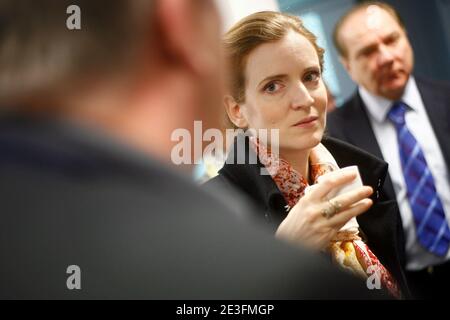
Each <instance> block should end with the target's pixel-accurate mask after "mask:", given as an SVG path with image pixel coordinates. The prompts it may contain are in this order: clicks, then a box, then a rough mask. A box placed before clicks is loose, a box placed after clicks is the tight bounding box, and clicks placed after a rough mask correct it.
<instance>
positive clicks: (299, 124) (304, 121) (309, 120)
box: [294, 116, 319, 127]
mask: <svg viewBox="0 0 450 320" xmlns="http://www.w3.org/2000/svg"><path fill="white" fill-rule="evenodd" d="M317 119H319V117H316V116H311V117H306V118H304V119H302V120H300V121H299V122H297V123H296V124H294V126H295V127H308V126H312V125H314V124H315V123H316V121H317Z"/></svg>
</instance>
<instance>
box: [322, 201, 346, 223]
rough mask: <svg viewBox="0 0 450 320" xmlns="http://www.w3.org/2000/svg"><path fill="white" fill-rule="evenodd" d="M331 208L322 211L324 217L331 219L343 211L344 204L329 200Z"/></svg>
mask: <svg viewBox="0 0 450 320" xmlns="http://www.w3.org/2000/svg"><path fill="white" fill-rule="evenodd" d="M328 204H329V206H328V207H327V208H323V209H322V216H323V217H324V218H327V219H330V218H332V217H333V216H334V215H335V214H336V213H339V211H341V209H342V204H341V203H340V202H338V201H333V200H328Z"/></svg>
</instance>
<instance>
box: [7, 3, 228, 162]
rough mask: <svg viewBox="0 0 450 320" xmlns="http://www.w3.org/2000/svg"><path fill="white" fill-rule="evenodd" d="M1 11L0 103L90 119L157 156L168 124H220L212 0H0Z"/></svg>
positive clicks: (166, 151)
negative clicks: (76, 26) (72, 24)
mask: <svg viewBox="0 0 450 320" xmlns="http://www.w3.org/2000/svg"><path fill="white" fill-rule="evenodd" d="M73 5H75V6H77V7H78V8H79V22H80V25H79V26H80V29H73V30H72V29H70V28H69V27H68V19H69V20H70V19H73V14H74V13H75V14H78V13H76V12H75V11H71V10H68V8H69V7H70V6H73ZM0 15H1V21H2V27H1V29H0V108H3V109H4V110H9V111H14V112H16V111H20V112H22V113H33V114H34V115H38V116H44V115H50V116H52V117H54V116H61V117H64V118H67V119H71V120H75V121H79V122H80V123H83V124H88V125H94V126H96V127H98V128H102V129H105V130H107V131H109V132H110V133H112V134H114V135H116V136H117V137H119V138H121V139H123V140H125V141H127V142H128V143H131V144H133V145H135V146H137V147H139V148H140V149H141V150H144V151H147V152H151V153H152V154H154V155H156V156H158V157H160V158H163V159H168V158H169V157H170V149H171V146H172V144H173V142H171V141H170V136H171V132H172V131H173V130H175V129H177V128H187V129H190V128H191V127H192V126H193V121H194V120H202V121H203V125H204V127H212V126H217V124H216V123H215V121H216V119H219V116H218V114H217V112H218V111H219V110H220V98H221V92H220V90H221V82H220V73H221V72H220V68H221V66H220V24H219V17H218V15H217V13H216V11H215V8H214V5H213V2H212V1H208V0H153V1H152V0H133V1H129V0H109V1H104V0H98V1H90V0H70V1H69V0H58V1H54V0H40V1H27V0H1V1H0Z"/></svg>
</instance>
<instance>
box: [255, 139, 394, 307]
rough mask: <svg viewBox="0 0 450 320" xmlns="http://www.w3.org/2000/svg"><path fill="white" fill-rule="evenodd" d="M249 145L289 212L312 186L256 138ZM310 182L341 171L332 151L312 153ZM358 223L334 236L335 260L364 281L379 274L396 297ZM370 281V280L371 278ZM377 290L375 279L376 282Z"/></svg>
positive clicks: (352, 222)
mask: <svg viewBox="0 0 450 320" xmlns="http://www.w3.org/2000/svg"><path fill="white" fill-rule="evenodd" d="M250 145H251V146H252V148H253V149H254V151H255V152H256V154H257V155H258V158H259V160H260V161H261V163H262V164H263V165H264V166H265V167H266V168H267V170H268V172H269V174H270V175H271V177H272V179H273V180H274V182H275V184H276V185H277V187H278V189H279V190H280V191H281V193H282V194H283V196H284V198H285V200H286V202H287V204H288V210H290V208H292V207H294V206H295V204H296V203H297V202H298V201H299V200H300V198H302V197H303V196H304V195H305V190H306V188H307V187H308V186H309V183H308V180H307V179H306V178H305V177H303V176H302V175H301V174H300V173H299V172H298V171H297V170H295V169H294V168H293V167H292V166H291V165H290V164H289V163H288V162H287V161H286V160H284V159H282V158H280V157H278V156H277V155H275V154H273V153H271V152H270V150H268V148H266V147H265V145H263V144H262V143H259V141H258V139H257V138H255V137H250ZM309 169H310V170H309V171H310V181H314V184H315V183H317V179H318V178H319V177H320V176H322V175H324V174H326V173H328V172H331V171H334V170H337V169H339V167H338V166H337V163H336V161H335V160H334V158H333V156H332V155H331V154H330V153H329V151H328V150H327V149H326V148H325V147H324V146H323V145H322V144H319V145H318V146H316V147H315V148H313V149H312V150H311V154H310V157H309ZM358 227H359V225H358V222H357V221H356V218H353V219H351V220H350V221H349V222H348V223H347V224H346V225H345V226H344V227H343V228H342V229H341V230H340V231H339V232H338V233H337V235H336V236H335V238H334V239H333V240H332V241H331V243H330V245H329V246H328V251H329V253H330V254H331V257H332V259H333V261H334V262H335V263H336V264H337V265H339V266H340V267H341V268H343V269H344V270H348V271H350V272H351V273H353V274H355V275H357V276H359V277H361V278H363V279H368V277H369V276H371V275H372V274H374V273H376V278H377V279H379V282H380V284H381V285H382V286H383V287H384V288H386V289H387V290H388V292H390V294H391V295H392V296H394V297H396V298H400V297H401V292H400V289H399V287H398V284H397V283H396V281H395V279H394V278H393V277H392V275H391V274H390V272H389V271H388V270H387V269H386V268H385V267H384V266H383V264H382V263H381V262H380V261H379V260H378V258H377V257H376V256H375V254H374V253H373V252H372V251H371V250H370V249H369V247H368V246H367V244H366V243H365V242H364V241H362V239H361V237H360V236H359V231H358ZM368 281H370V279H368ZM375 287H376V280H375Z"/></svg>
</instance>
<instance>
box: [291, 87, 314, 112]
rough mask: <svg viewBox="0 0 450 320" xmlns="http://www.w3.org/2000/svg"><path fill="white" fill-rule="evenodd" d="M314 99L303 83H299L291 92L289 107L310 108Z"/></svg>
mask: <svg viewBox="0 0 450 320" xmlns="http://www.w3.org/2000/svg"><path fill="white" fill-rule="evenodd" d="M313 104H314V99H313V97H312V96H311V94H310V92H309V91H308V89H307V88H306V87H305V85H304V84H303V83H299V84H298V85H297V86H296V87H295V89H294V90H293V93H292V103H291V107H292V108H293V109H301V108H310V107H311V106H312V105H313Z"/></svg>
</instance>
